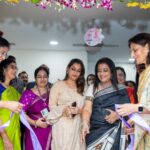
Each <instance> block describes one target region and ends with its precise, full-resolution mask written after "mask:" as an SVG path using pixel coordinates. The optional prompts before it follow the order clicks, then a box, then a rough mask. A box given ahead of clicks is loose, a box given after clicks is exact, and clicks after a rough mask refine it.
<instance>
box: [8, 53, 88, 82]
mask: <svg viewBox="0 0 150 150" xmlns="http://www.w3.org/2000/svg"><path fill="white" fill-rule="evenodd" d="M9 55H13V56H15V57H16V60H17V66H18V69H19V70H18V72H20V71H23V70H25V71H26V72H27V73H28V74H29V80H30V81H32V80H34V71H35V69H36V68H37V67H38V66H40V65H41V64H46V65H48V67H50V81H51V82H55V81H57V80H58V79H63V78H64V76H65V71H66V66H67V65H68V63H69V61H70V60H71V59H72V58H79V59H81V60H82V61H83V63H84V65H85V69H86V70H87V52H85V51H51V50H50V51H48V50H45V51H44V50H41V51H39V50H36V51H34V50H20V51H19V50H10V52H9Z"/></svg>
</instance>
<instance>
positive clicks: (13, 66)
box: [9, 65, 18, 70]
mask: <svg viewBox="0 0 150 150" xmlns="http://www.w3.org/2000/svg"><path fill="white" fill-rule="evenodd" d="M9 67H10V68H11V69H13V70H18V68H17V66H15V65H9Z"/></svg>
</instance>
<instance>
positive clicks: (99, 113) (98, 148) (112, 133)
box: [86, 85, 130, 150]
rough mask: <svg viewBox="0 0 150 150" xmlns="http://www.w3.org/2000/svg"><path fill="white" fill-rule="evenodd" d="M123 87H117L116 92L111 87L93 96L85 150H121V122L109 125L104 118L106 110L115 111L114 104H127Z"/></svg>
mask: <svg viewBox="0 0 150 150" xmlns="http://www.w3.org/2000/svg"><path fill="white" fill-rule="evenodd" d="M129 102H130V100H129V97H128V93H127V90H126V89H125V86H123V85H118V90H115V89H114V88H113V87H112V86H111V87H108V88H106V89H104V90H101V91H98V92H97V93H95V95H94V100H93V108H92V115H91V119H90V133H89V134H88V135H87V137H86V143H87V150H121V146H122V143H120V138H121V122H120V121H116V122H115V123H114V124H109V123H108V122H107V121H106V120H105V117H106V115H108V114H109V111H107V109H111V110H113V111H115V104H124V103H129Z"/></svg>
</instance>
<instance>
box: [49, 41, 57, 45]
mask: <svg viewBox="0 0 150 150" xmlns="http://www.w3.org/2000/svg"><path fill="white" fill-rule="evenodd" d="M49 44H50V45H58V42H57V41H50V42H49Z"/></svg>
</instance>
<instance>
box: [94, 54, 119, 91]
mask: <svg viewBox="0 0 150 150" xmlns="http://www.w3.org/2000/svg"><path fill="white" fill-rule="evenodd" d="M99 64H107V65H108V67H109V68H110V71H111V75H112V76H111V83H112V85H113V87H114V88H115V89H116V90H118V86H117V83H118V81H117V74H116V69H115V64H114V62H113V61H112V60H111V59H110V58H107V57H105V58H101V59H99V60H98V61H97V63H96V65H95V77H96V80H95V84H94V90H95V89H96V88H97V87H98V85H99V83H101V81H100V80H99V78H98V75H97V73H98V65H99Z"/></svg>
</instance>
